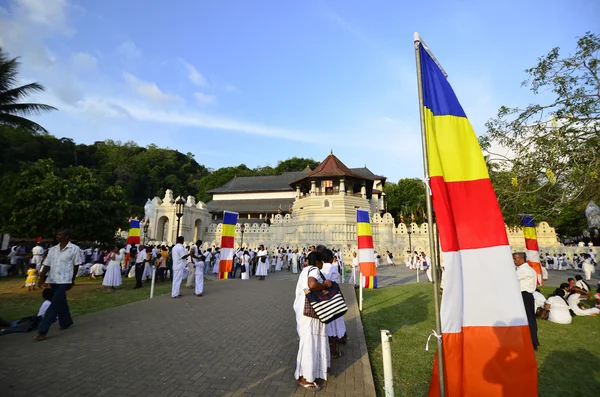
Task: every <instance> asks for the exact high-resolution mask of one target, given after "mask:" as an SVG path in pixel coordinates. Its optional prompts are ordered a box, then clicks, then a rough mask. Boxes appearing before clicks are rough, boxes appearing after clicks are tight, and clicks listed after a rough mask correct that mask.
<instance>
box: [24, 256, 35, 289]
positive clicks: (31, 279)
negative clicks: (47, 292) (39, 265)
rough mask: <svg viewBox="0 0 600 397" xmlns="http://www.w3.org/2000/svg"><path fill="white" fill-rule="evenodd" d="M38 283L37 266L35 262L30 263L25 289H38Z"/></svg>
mask: <svg viewBox="0 0 600 397" xmlns="http://www.w3.org/2000/svg"><path fill="white" fill-rule="evenodd" d="M37 282H38V272H37V269H36V264H35V262H34V263H30V264H29V270H27V279H26V280H25V285H24V287H27V291H33V290H35V289H36V288H37V287H36V285H37Z"/></svg>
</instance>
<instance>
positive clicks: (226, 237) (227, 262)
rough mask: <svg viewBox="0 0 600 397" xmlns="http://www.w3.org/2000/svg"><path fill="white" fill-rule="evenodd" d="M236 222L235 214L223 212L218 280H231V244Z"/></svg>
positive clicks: (232, 249) (233, 238)
mask: <svg viewBox="0 0 600 397" xmlns="http://www.w3.org/2000/svg"><path fill="white" fill-rule="evenodd" d="M237 221H238V213H237V212H229V211H224V212H223V229H222V232H221V260H220V262H219V280H227V279H229V278H231V273H232V271H233V254H234V252H233V251H234V247H233V243H234V240H235V225H236V224H237Z"/></svg>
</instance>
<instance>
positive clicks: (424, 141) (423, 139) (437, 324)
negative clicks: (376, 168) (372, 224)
mask: <svg viewBox="0 0 600 397" xmlns="http://www.w3.org/2000/svg"><path fill="white" fill-rule="evenodd" d="M414 44H415V57H416V61H417V83H418V90H419V115H420V119H421V143H422V146H423V170H424V172H425V184H426V186H427V189H426V190H427V191H426V192H425V193H426V194H425V196H426V198H427V225H428V228H427V230H428V231H429V233H428V235H429V250H430V251H431V250H432V249H434V247H435V239H434V235H433V207H432V204H431V187H430V186H429V158H428V152H427V135H426V130H425V111H424V109H423V76H422V74H421V54H420V53H419V47H420V46H421V45H423V46H424V48H425V49H427V46H426V45H425V43H424V42H423V41H422V40H421V37H420V36H419V33H417V32H415V35H414ZM428 52H429V51H428ZM432 58H433V57H432ZM433 59H434V60H435V58H433ZM436 63H437V61H436ZM438 66H439V64H438ZM440 70H442V72H443V69H442V68H441V66H440ZM444 74H445V73H444ZM431 266H432V269H431V270H432V271H431V273H432V277H433V306H434V312H435V330H436V332H437V334H438V335H442V326H441V320H440V295H439V284H438V263H437V258H436V255H431ZM436 339H437V355H438V360H437V361H438V375H439V378H440V380H439V382H440V396H441V397H444V396H445V395H446V388H445V385H444V354H443V350H442V349H443V348H442V339H441V336H440V337H437V338H436Z"/></svg>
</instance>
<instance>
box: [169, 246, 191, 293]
mask: <svg viewBox="0 0 600 397" xmlns="http://www.w3.org/2000/svg"><path fill="white" fill-rule="evenodd" d="M189 255H190V254H189V253H188V252H187V251H186V249H185V247H184V246H183V236H179V237H177V244H175V247H173V251H172V256H173V286H172V287H171V298H181V297H182V296H183V295H181V294H180V293H179V289H180V288H181V282H182V281H183V269H184V268H185V263H186V259H187V257H188V256H189Z"/></svg>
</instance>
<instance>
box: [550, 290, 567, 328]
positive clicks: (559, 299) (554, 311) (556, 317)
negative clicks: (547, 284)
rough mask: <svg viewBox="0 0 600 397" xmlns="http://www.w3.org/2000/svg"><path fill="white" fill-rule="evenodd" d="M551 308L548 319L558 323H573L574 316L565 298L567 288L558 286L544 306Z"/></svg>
mask: <svg viewBox="0 0 600 397" xmlns="http://www.w3.org/2000/svg"><path fill="white" fill-rule="evenodd" d="M544 307H545V308H546V309H548V310H550V315H549V316H548V321H550V322H552V323H556V324H571V323H572V322H573V317H572V316H571V311H570V309H569V304H568V303H567V301H566V299H565V290H563V289H561V288H557V289H556V290H555V291H554V293H553V294H552V296H551V297H549V298H548V300H547V301H546V305H545V306H544Z"/></svg>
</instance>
